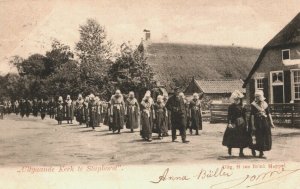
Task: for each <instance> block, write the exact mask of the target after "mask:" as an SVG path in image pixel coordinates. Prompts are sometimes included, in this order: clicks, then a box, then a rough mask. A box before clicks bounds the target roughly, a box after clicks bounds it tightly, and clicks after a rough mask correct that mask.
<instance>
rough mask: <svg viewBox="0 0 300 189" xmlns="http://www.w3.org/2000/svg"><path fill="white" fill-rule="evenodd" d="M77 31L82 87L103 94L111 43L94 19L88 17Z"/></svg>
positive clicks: (110, 54)
mask: <svg viewBox="0 0 300 189" xmlns="http://www.w3.org/2000/svg"><path fill="white" fill-rule="evenodd" d="M79 32H80V40H79V42H78V43H77V44H76V52H77V56H78V57H79V60H80V73H81V74H80V78H81V80H82V82H83V83H82V85H83V86H82V89H84V90H93V91H94V92H96V93H102V94H104V93H105V85H107V82H105V81H107V69H108V68H109V66H110V64H111V60H110V58H111V57H112V52H111V47H112V43H111V42H110V41H108V40H107V35H106V31H105V28H104V27H103V26H101V25H100V24H99V23H98V22H97V21H96V20H94V19H88V20H87V22H86V24H84V25H81V26H80V27H79Z"/></svg>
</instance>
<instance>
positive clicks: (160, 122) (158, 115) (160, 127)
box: [153, 95, 168, 139]
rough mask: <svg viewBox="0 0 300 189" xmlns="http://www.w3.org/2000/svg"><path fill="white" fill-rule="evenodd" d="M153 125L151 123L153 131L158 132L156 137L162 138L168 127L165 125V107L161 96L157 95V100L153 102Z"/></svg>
mask: <svg viewBox="0 0 300 189" xmlns="http://www.w3.org/2000/svg"><path fill="white" fill-rule="evenodd" d="M154 112H155V114H154V116H153V119H154V125H153V132H154V133H158V138H159V139H162V138H163V137H162V136H163V134H164V133H168V128H167V125H166V114H167V113H168V112H167V108H166V105H165V103H164V100H163V96H161V95H158V96H157V101H156V103H155V104H154Z"/></svg>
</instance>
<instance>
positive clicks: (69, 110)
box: [64, 95, 74, 124]
mask: <svg viewBox="0 0 300 189" xmlns="http://www.w3.org/2000/svg"><path fill="white" fill-rule="evenodd" d="M64 109H65V110H64V111H65V120H67V122H68V124H69V123H71V124H72V121H73V118H74V107H73V102H72V100H71V97H70V95H67V99H66V101H65V104H64Z"/></svg>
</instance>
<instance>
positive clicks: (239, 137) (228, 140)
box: [222, 90, 251, 157]
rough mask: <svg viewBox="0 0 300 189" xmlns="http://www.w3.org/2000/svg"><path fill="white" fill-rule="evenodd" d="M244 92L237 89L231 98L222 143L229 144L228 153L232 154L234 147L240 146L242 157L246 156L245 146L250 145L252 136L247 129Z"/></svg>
mask: <svg viewBox="0 0 300 189" xmlns="http://www.w3.org/2000/svg"><path fill="white" fill-rule="evenodd" d="M243 97H244V95H243V93H241V92H240V91H238V90H236V91H234V92H233V93H232V94H231V96H230V100H231V101H232V102H233V103H232V104H231V105H229V107H228V118H227V120H228V125H227V128H226V130H225V133H224V136H223V142H222V144H223V145H224V146H227V148H228V154H229V155H231V154H232V148H239V149H240V153H239V156H240V157H244V156H245V155H244V152H243V150H244V148H246V147H249V144H250V141H251V137H250V135H249V132H248V130H247V122H246V110H245V108H244V107H243V104H242V98H243Z"/></svg>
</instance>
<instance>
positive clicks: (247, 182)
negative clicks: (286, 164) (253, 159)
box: [210, 169, 300, 189]
mask: <svg viewBox="0 0 300 189" xmlns="http://www.w3.org/2000/svg"><path fill="white" fill-rule="evenodd" d="M298 171H300V169H292V170H284V169H283V170H276V171H275V170H274V171H267V172H264V173H261V174H253V175H246V176H243V177H240V178H235V179H231V180H227V181H224V182H220V183H217V184H214V185H212V186H211V187H210V188H211V189H229V188H235V187H237V186H242V185H244V186H245V187H247V188H250V187H254V186H257V185H262V184H266V183H269V182H272V181H274V180H278V179H280V178H284V177H287V176H289V175H291V174H294V173H296V172H298Z"/></svg>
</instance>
